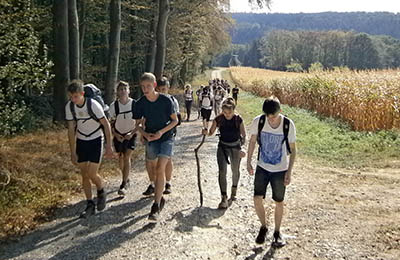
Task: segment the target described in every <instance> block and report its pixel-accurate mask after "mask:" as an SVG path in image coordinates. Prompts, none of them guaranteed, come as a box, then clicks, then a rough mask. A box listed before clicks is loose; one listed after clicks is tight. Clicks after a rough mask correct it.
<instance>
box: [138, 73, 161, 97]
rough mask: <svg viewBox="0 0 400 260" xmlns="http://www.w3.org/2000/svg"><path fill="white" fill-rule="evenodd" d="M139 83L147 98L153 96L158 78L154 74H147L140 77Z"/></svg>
mask: <svg viewBox="0 0 400 260" xmlns="http://www.w3.org/2000/svg"><path fill="white" fill-rule="evenodd" d="M139 83H140V87H141V88H142V92H143V94H144V95H145V96H147V95H149V94H152V93H154V92H155V88H156V86H157V82H156V76H154V74H153V73H150V72H145V73H143V75H142V76H141V77H140V80H139Z"/></svg>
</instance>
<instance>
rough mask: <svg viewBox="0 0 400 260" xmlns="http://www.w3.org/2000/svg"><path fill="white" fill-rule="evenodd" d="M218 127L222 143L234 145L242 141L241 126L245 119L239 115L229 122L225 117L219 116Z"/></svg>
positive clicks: (217, 118) (216, 119) (217, 119)
mask: <svg viewBox="0 0 400 260" xmlns="http://www.w3.org/2000/svg"><path fill="white" fill-rule="evenodd" d="M215 122H216V123H217V127H218V128H219V132H220V134H221V135H220V140H221V141H222V142H227V143H232V142H236V141H238V140H239V139H240V125H241V124H242V122H243V119H242V118H241V117H240V116H239V115H234V116H233V117H232V119H230V120H228V119H226V118H225V116H224V115H219V116H217V117H216V118H215Z"/></svg>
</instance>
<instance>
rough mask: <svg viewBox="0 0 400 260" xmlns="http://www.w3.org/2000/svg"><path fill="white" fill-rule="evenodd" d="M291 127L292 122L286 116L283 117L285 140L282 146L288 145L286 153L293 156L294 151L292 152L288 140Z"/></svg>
mask: <svg viewBox="0 0 400 260" xmlns="http://www.w3.org/2000/svg"><path fill="white" fill-rule="evenodd" d="M289 127H290V121H289V119H288V118H287V117H286V116H284V117H283V140H282V144H283V143H284V142H285V143H286V151H287V152H288V153H289V154H291V153H292V151H291V150H290V145H289V139H288V135H289Z"/></svg>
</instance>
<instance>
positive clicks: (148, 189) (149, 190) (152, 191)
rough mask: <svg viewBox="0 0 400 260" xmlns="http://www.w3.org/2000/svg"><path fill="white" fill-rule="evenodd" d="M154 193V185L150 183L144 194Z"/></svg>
mask: <svg viewBox="0 0 400 260" xmlns="http://www.w3.org/2000/svg"><path fill="white" fill-rule="evenodd" d="M153 193H154V187H153V186H152V185H151V184H150V185H149V187H147V190H145V191H144V192H143V193H142V194H143V195H145V196H149V195H151V194H153Z"/></svg>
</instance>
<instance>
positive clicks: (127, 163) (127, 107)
mask: <svg viewBox="0 0 400 260" xmlns="http://www.w3.org/2000/svg"><path fill="white" fill-rule="evenodd" d="M129 93H130V90H129V84H128V83H127V82H125V81H120V82H119V83H118V85H117V96H118V99H117V100H115V101H114V102H113V103H111V105H110V118H111V126H112V132H113V135H114V139H113V142H114V148H115V151H116V152H117V153H118V155H119V167H120V169H121V173H122V183H121V185H120V187H119V190H118V195H121V196H125V195H126V192H127V189H128V187H129V185H130V181H129V171H130V169H131V156H132V153H133V150H134V149H135V145H136V131H137V128H136V123H135V119H133V109H134V106H135V102H136V101H135V100H133V99H132V98H130V97H129Z"/></svg>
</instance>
